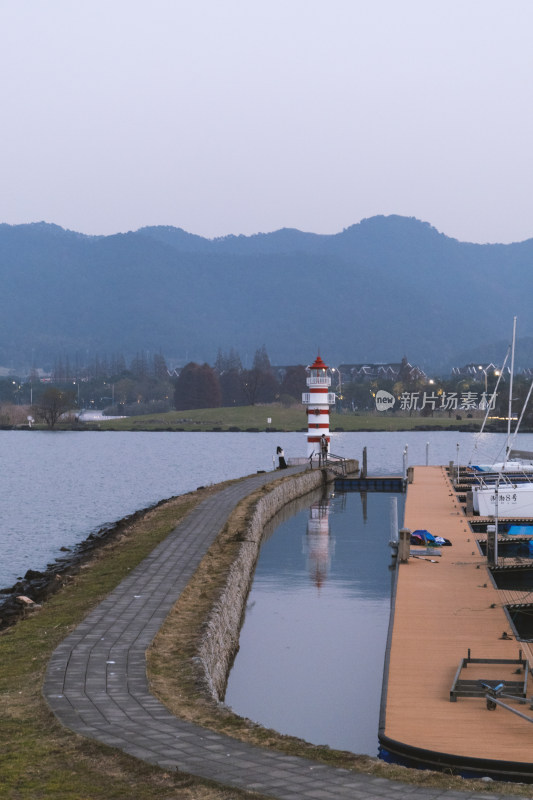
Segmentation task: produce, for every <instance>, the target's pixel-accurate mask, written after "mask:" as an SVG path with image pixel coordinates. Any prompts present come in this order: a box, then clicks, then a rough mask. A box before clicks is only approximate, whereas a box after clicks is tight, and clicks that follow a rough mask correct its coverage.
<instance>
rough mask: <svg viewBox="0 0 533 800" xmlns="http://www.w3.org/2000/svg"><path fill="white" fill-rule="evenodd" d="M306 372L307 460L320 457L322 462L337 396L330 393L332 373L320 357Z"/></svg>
mask: <svg viewBox="0 0 533 800" xmlns="http://www.w3.org/2000/svg"><path fill="white" fill-rule="evenodd" d="M306 372H307V386H308V389H309V391H308V392H304V394H303V395H302V403H304V405H306V406H307V458H311V457H312V456H313V455H320V456H321V460H325V459H327V454H328V452H329V445H330V438H331V437H330V435H329V407H330V405H334V403H335V394H334V393H333V392H330V391H329V387H330V386H331V373H330V370H329V367H328V366H327V364H324V362H323V361H322V359H321V358H320V355H318V356H317V357H316V359H315V361H314V362H313V364H311V366H309V367H307V368H306ZM322 437H324V439H323V438H322ZM324 442H325V446H324Z"/></svg>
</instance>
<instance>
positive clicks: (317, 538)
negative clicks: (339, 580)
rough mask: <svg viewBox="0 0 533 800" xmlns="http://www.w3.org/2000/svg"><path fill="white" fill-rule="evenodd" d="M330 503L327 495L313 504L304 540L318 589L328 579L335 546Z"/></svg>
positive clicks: (312, 577) (309, 565) (311, 574)
mask: <svg viewBox="0 0 533 800" xmlns="http://www.w3.org/2000/svg"><path fill="white" fill-rule="evenodd" d="M329 502H330V501H329V497H328V495H327V494H325V495H324V496H323V497H322V498H321V499H320V500H318V501H317V502H316V503H312V505H311V508H310V509H309V519H308V521H307V535H306V537H305V539H304V548H303V549H304V553H306V555H307V564H308V570H309V575H310V577H311V580H312V581H313V583H314V584H315V586H316V587H317V588H318V589H320V587H321V586H322V584H323V583H324V582H325V580H326V578H327V575H328V569H329V566H330V564H331V555H332V551H333V548H334V546H335V542H334V540H333V539H332V537H331V535H330V530H329Z"/></svg>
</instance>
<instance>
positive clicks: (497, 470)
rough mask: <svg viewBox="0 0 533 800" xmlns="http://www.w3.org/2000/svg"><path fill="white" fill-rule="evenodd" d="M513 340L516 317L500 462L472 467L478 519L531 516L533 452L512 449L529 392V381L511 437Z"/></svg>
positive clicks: (532, 511)
mask: <svg viewBox="0 0 533 800" xmlns="http://www.w3.org/2000/svg"><path fill="white" fill-rule="evenodd" d="M515 341H516V317H515V318H514V320H513V341H512V350H511V353H512V355H511V370H510V379H509V411H508V415H507V420H508V421H507V443H506V446H505V456H504V459H503V461H502V462H498V463H495V464H493V465H491V466H490V467H489V466H488V465H483V466H479V465H478V466H477V467H475V469H477V471H478V474H479V476H480V477H479V484H478V485H477V486H474V487H473V488H472V499H473V509H474V511H476V512H477V513H478V514H479V515H480V516H482V517H496V518H497V517H498V516H504V517H513V518H514V517H533V481H532V480H531V476H530V475H528V473H532V472H533V453H525V452H523V451H518V450H513V449H512V448H513V444H514V441H515V439H516V436H517V434H518V430H519V427H520V423H521V422H522V418H523V416H524V412H525V410H526V407H527V404H528V402H529V398H530V396H531V390H532V389H533V382H532V384H531V386H530V387H529V392H528V395H527V398H526V402H525V403H524V406H523V408H522V413H521V415H520V418H519V420H518V422H517V424H516V429H515V432H514V434H513V436H512V437H511V412H512V397H513V372H514V349H515Z"/></svg>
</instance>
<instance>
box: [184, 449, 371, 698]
mask: <svg viewBox="0 0 533 800" xmlns="http://www.w3.org/2000/svg"><path fill="white" fill-rule="evenodd" d="M357 467H358V465H357V462H356V461H350V462H349V463H348V468H349V471H351V472H355V471H356V470H357ZM334 479H335V474H334V473H333V472H331V471H329V470H310V471H308V472H304V473H302V474H300V475H295V476H294V477H291V478H286V479H285V480H283V481H282V482H281V483H279V484H277V485H276V486H273V487H268V486H267V487H265V489H264V490H263V494H262V495H261V496H260V498H259V499H258V500H257V502H256V504H255V506H254V508H253V510H252V513H251V516H250V517H249V519H248V522H247V524H246V526H245V528H244V529H243V530H242V531H241V532H240V536H239V538H240V539H241V540H242V543H241V546H240V548H239V554H238V556H237V558H236V559H235V561H234V562H233V564H232V565H231V567H230V570H229V572H228V576H227V580H226V583H225V585H224V588H223V589H222V592H221V594H220V595H219V598H218V600H217V602H216V603H215V605H214V606H213V608H212V609H211V613H210V615H209V617H208V619H207V621H206V624H205V627H204V631H203V634H202V637H201V642H200V646H199V649H198V655H197V657H196V659H195V661H196V664H197V667H198V669H199V682H200V683H201V684H202V685H203V686H204V689H206V690H207V692H208V693H209V695H210V696H211V697H212V698H213V699H214V700H215V701H216V702H217V703H221V702H223V698H224V694H225V691H226V685H227V680H228V675H229V671H230V669H231V665H232V663H233V659H234V658H235V655H236V653H237V650H238V648H239V634H240V630H241V626H242V622H243V618H244V609H245V606H246V600H247V598H248V594H249V591H250V587H251V585H252V580H253V575H254V570H255V565H256V563H257V559H258V556H259V550H260V547H261V539H262V537H263V530H264V527H265V525H266V524H267V522H269V520H270V519H272V517H273V516H274V514H276V512H278V511H279V510H280V508H282V507H283V506H284V505H286V504H287V503H289V502H290V501H291V500H295V499H296V498H298V497H301V496H302V495H304V494H307V493H309V492H312V491H313V490H315V489H319V488H320V487H321V486H323V485H324V484H325V483H328V482H331V481H333V480H334Z"/></svg>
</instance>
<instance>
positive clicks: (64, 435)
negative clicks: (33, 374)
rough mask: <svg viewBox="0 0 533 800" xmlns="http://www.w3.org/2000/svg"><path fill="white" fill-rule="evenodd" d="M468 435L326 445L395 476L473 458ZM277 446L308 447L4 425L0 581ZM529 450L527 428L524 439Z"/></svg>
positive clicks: (218, 436) (291, 437)
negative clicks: (406, 467)
mask: <svg viewBox="0 0 533 800" xmlns="http://www.w3.org/2000/svg"><path fill="white" fill-rule="evenodd" d="M474 441H475V437H474V435H473V434H465V433H449V432H429V433H425V432H423V433H422V432H419V433H335V434H332V446H331V449H332V451H333V452H335V453H336V454H338V455H341V456H346V457H355V458H359V459H361V456H362V451H363V448H364V447H365V446H366V447H367V451H368V469H369V472H370V473H373V474H388V473H393V474H394V473H395V474H399V473H400V472H401V470H402V463H403V458H402V453H403V451H404V449H405V446H406V445H408V462H409V464H425V463H426V444H427V443H429V463H430V464H447V463H448V462H449V461H452V460H454V459H455V458H456V454H457V444H458V443H459V446H460V449H459V453H460V460H461V461H462V462H463V463H465V462H467V461H468V460H469V458H470V456H471V454H472V450H473V444H474ZM504 443H505V436H504V435H503V434H484V435H483V437H482V439H481V445H480V447H479V450H478V453H479V458H476V459H475V460H477V461H484V460H491V458H496V457H497V456H498V454H499V453H501V449H502V447H503V445H504ZM278 444H279V445H281V446H282V447H283V448H284V450H285V453H286V455H287V456H288V457H291V456H301V455H305V452H306V435H305V433H170V432H154V433H142V432H135V433H130V432H118V431H109V432H97V431H85V432H74V431H51V432H48V431H0V520H1V527H0V587H2V586H4V587H5V586H9V585H11V584H12V583H13V582H14V581H15V580H17V578H18V577H20V576H22V575H24V573H25V572H26V570H28V569H30V568H31V569H37V570H38V569H43V568H45V567H46V565H47V564H48V563H49V562H50V561H53V560H54V559H55V558H56V557H58V556H59V555H60V548H61V547H62V546H71V545H73V544H76V543H77V542H80V541H82V540H83V539H85V538H86V537H87V536H88V535H89V534H90V533H91V532H92V531H95V530H98V529H99V528H100V527H101V526H103V525H105V524H106V523H109V522H114V521H116V520H118V519H121V518H122V517H124V516H126V515H127V514H130V513H132V512H134V511H137V510H139V509H141V508H146V507H147V506H150V505H152V504H154V503H156V502H158V501H159V500H162V499H165V498H167V497H172V496H174V495H177V494H183V493H185V492H188V491H191V490H194V489H196V488H197V487H198V486H202V485H208V484H213V483H218V482H219V481H223V480H226V479H228V478H236V477H240V476H243V475H248V474H251V473H255V472H256V471H257V470H270V469H272V468H273V456H274V453H275V450H276V446H277V445H278ZM520 447H521V448H522V449H533V434H529V435H524V436H523V437H521V440H520Z"/></svg>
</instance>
